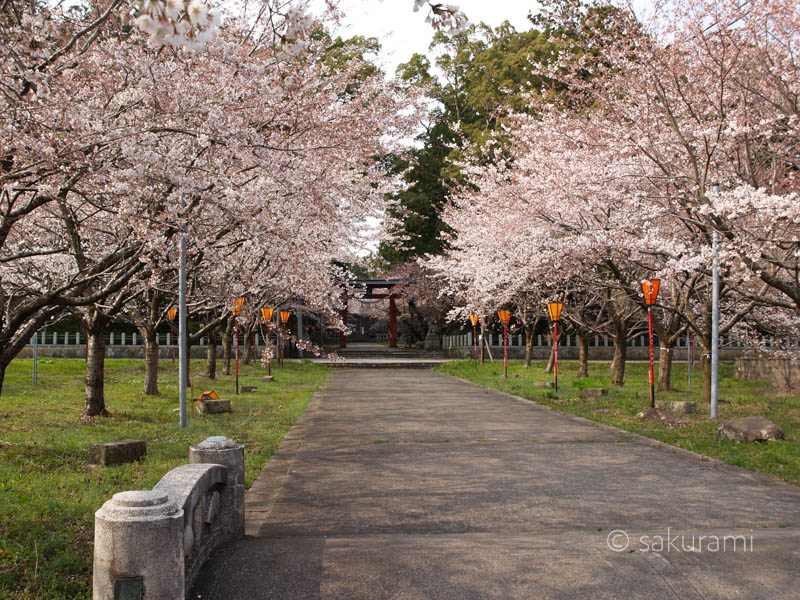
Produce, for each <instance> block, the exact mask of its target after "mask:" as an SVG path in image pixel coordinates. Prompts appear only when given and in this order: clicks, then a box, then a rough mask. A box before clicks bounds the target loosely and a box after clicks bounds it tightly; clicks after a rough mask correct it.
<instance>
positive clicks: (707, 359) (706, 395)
mask: <svg viewBox="0 0 800 600" xmlns="http://www.w3.org/2000/svg"><path fill="white" fill-rule="evenodd" d="M700 363H701V364H702V365H703V399H704V400H705V401H706V403H707V404H711V354H710V353H708V352H703V356H702V358H701V359H700Z"/></svg>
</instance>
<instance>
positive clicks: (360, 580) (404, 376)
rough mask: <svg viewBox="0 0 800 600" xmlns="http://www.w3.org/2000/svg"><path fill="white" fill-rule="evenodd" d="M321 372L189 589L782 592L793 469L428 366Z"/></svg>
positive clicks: (347, 593) (609, 594)
mask: <svg viewBox="0 0 800 600" xmlns="http://www.w3.org/2000/svg"><path fill="white" fill-rule="evenodd" d="M326 388H327V389H326V390H324V393H321V394H318V396H316V397H315V399H314V400H312V402H311V403H310V404H309V407H308V409H307V410H306V413H305V414H304V416H303V418H302V419H301V420H300V421H299V422H298V424H297V425H296V426H295V428H294V429H293V430H292V431H291V432H290V434H289V435H288V436H287V438H286V440H285V441H284V443H283V444H282V446H281V448H280V450H279V452H278V453H277V454H276V455H275V456H274V457H273V459H272V460H271V461H270V462H269V464H268V465H267V468H266V469H265V470H264V472H263V473H262V475H261V477H260V478H259V480H258V481H257V482H256V483H255V484H254V485H253V487H252V488H251V490H250V491H249V492H248V496H247V511H248V513H247V518H248V522H247V527H248V536H247V538H246V539H245V540H242V541H240V542H237V543H235V544H233V545H231V546H229V547H227V548H223V549H221V550H220V551H219V552H218V553H217V555H216V556H215V558H214V559H213V560H212V561H210V562H209V563H208V565H207V567H206V568H205V570H204V573H203V575H202V578H201V580H200V581H199V582H198V584H197V586H196V590H195V591H194V592H193V594H192V596H191V597H192V598H203V599H206V600H238V599H241V600H245V599H247V600H255V599H262V598H270V599H272V598H274V599H284V600H295V599H296V600H301V599H302V600H312V599H316V598H324V599H326V600H327V599H341V600H381V599H397V600H401V599H402V600H411V599H453V600H466V599H476V600H477V599H498V600H507V599H517V598H519V599H526V600H528V599H540V598H575V599H594V598H609V599H617V598H648V599H654V600H655V599H662V598H663V599H675V598H691V599H698V600H700V599H706V598H726V599H727V598H751V599H752V598H764V599H778V598H787V599H788V598H793V599H797V598H800V488H797V487H794V486H790V485H787V484H782V483H779V482H776V481H774V480H771V479H765V478H762V477H759V476H757V475H755V474H753V473H751V472H749V471H744V470H742V469H736V468H733V467H720V466H719V465H716V463H714V462H710V461H701V460H698V459H697V458H695V457H693V456H691V455H689V454H688V453H685V452H680V451H676V450H674V449H670V448H665V447H661V446H659V445H657V444H655V443H653V442H647V441H642V440H641V439H639V438H635V437H633V436H630V435H628V434H625V433H623V432H619V431H617V430H613V429H610V428H603V427H600V426H596V425H594V424H591V423H589V422H587V421H585V420H582V419H579V418H575V417H570V416H565V415H562V414H560V413H557V412H555V411H551V410H549V409H547V408H545V407H542V406H538V405H535V404H533V403H530V402H527V401H522V400H519V399H515V398H513V397H511V396H508V395H506V394H503V393H500V392H493V391H488V390H484V389H481V388H477V387H475V386H472V385H470V384H468V383H465V382H462V381H460V380H457V379H453V378H450V377H447V376H445V375H441V374H437V373H433V372H430V371H423V370H417V371H402V370H386V371H380V370H369V371H367V370H363V371H360V370H346V371H345V370H342V371H337V372H335V373H333V374H332V375H331V377H330V378H329V379H328V380H327V383H326ZM615 530H618V531H617V532H615ZM612 532H614V533H612ZM701 536H704V537H702V538H701ZM724 536H728V537H727V538H726V537H724ZM733 536H737V537H733ZM715 540H716V544H715ZM610 546H613V548H612V547H610ZM615 550H621V551H615Z"/></svg>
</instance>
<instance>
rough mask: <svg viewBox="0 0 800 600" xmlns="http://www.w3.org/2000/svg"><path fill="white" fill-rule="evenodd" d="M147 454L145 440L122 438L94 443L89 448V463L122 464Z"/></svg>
mask: <svg viewBox="0 0 800 600" xmlns="http://www.w3.org/2000/svg"><path fill="white" fill-rule="evenodd" d="M146 454H147V443H146V442H145V441H144V440H122V441H121V442H105V443H101V444H92V445H91V447H90V448H89V463H91V464H93V465H103V466H106V467H107V466H109V465H121V464H125V463H131V462H134V461H137V460H139V459H140V458H142V457H144V456H145V455H146Z"/></svg>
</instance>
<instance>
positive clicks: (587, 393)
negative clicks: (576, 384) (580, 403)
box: [581, 388, 608, 398]
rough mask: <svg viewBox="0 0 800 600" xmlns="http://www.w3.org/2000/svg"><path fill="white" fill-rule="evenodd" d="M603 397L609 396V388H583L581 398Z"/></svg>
mask: <svg viewBox="0 0 800 600" xmlns="http://www.w3.org/2000/svg"><path fill="white" fill-rule="evenodd" d="M601 396H608V388H583V389H582V390H581V398H600V397H601Z"/></svg>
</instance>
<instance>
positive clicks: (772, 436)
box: [717, 417, 784, 442]
mask: <svg viewBox="0 0 800 600" xmlns="http://www.w3.org/2000/svg"><path fill="white" fill-rule="evenodd" d="M723 437H726V438H728V439H731V440H734V441H737V442H771V441H774V440H782V439H784V434H783V429H781V428H780V427H778V426H777V425H776V424H775V423H773V422H772V421H770V420H769V419H765V418H764V417H741V418H739V419H730V420H729V421H723V422H722V425H720V426H719V427H718V428H717V439H720V438H723Z"/></svg>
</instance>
